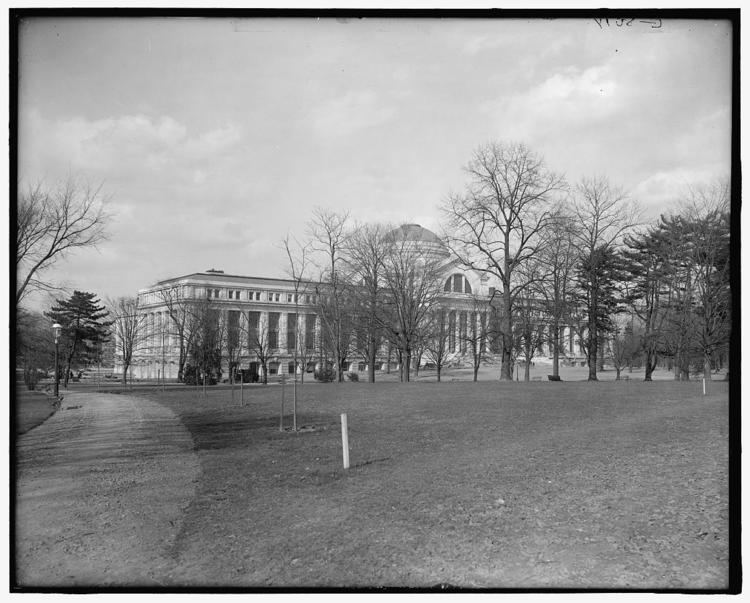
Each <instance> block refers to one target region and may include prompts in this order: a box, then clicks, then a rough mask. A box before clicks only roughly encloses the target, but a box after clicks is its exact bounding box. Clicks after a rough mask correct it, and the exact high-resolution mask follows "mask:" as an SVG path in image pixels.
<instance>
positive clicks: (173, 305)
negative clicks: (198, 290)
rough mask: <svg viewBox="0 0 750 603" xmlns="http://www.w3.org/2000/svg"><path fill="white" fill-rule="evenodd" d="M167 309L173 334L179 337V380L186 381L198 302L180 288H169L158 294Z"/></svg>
mask: <svg viewBox="0 0 750 603" xmlns="http://www.w3.org/2000/svg"><path fill="white" fill-rule="evenodd" d="M158 295H159V297H160V298H161V300H162V302H163V303H164V306H165V307H166V309H167V314H168V315H169V320H170V321H171V323H172V326H173V330H172V333H173V334H174V335H176V337H177V343H178V346H179V359H178V361H177V380H178V381H180V382H182V381H184V380H185V364H186V362H187V359H188V353H189V351H190V348H191V347H192V345H193V340H194V338H195V337H196V332H197V320H196V308H195V306H196V300H195V299H192V298H190V297H189V296H188V295H186V293H185V291H184V288H183V287H180V286H175V287H167V288H164V289H160V290H159V292H158Z"/></svg>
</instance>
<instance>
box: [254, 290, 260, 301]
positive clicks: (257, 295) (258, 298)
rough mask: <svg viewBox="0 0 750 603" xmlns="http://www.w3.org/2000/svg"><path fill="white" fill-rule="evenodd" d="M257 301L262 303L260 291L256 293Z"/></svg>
mask: <svg viewBox="0 0 750 603" xmlns="http://www.w3.org/2000/svg"><path fill="white" fill-rule="evenodd" d="M255 301H260V291H256V292H255Z"/></svg>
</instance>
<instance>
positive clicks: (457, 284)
mask: <svg viewBox="0 0 750 603" xmlns="http://www.w3.org/2000/svg"><path fill="white" fill-rule="evenodd" d="M462 285H463V283H462V282H461V275H460V274H454V275H453V291H454V292H455V293H463V292H464V288H463V286H462Z"/></svg>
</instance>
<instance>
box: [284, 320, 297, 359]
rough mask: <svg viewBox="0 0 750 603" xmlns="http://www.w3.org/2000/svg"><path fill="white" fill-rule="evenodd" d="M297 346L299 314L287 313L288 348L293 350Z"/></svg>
mask: <svg viewBox="0 0 750 603" xmlns="http://www.w3.org/2000/svg"><path fill="white" fill-rule="evenodd" d="M296 347H297V315H296V314H287V315H286V349H287V350H288V351H289V352H293V351H294V349H295V348H296Z"/></svg>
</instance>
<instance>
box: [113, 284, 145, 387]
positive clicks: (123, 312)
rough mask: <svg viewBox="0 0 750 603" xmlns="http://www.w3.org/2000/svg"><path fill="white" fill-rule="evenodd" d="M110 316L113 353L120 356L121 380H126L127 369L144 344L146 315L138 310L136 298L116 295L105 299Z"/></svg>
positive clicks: (124, 381)
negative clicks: (113, 338)
mask: <svg viewBox="0 0 750 603" xmlns="http://www.w3.org/2000/svg"><path fill="white" fill-rule="evenodd" d="M107 306H109V313H110V316H111V317H112V320H113V321H114V322H113V325H112V330H113V332H114V336H115V354H116V355H117V356H119V357H120V358H122V382H123V384H125V383H126V382H127V375H128V370H129V369H130V365H131V364H132V362H133V356H134V355H135V354H137V353H138V352H139V351H140V350H141V348H142V347H143V345H144V344H145V342H146V340H147V337H148V333H147V332H146V319H147V315H146V314H144V313H142V312H139V307H138V298H136V297H118V298H117V299H109V300H107Z"/></svg>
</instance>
